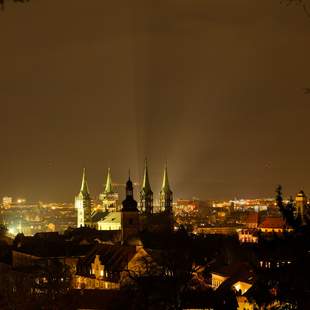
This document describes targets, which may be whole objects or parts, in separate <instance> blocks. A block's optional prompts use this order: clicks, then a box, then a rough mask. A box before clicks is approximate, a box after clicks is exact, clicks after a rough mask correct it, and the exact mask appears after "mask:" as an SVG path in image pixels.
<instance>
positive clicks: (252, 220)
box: [245, 212, 258, 224]
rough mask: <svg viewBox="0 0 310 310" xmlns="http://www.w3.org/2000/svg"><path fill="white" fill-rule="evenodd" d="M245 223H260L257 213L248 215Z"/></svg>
mask: <svg viewBox="0 0 310 310" xmlns="http://www.w3.org/2000/svg"><path fill="white" fill-rule="evenodd" d="M245 223H246V224H252V223H255V224H257V223H258V213H257V212H250V213H248V214H247V216H246V218H245Z"/></svg>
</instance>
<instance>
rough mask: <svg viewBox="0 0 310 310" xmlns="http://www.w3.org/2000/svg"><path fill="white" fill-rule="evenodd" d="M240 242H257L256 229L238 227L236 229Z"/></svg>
mask: <svg viewBox="0 0 310 310" xmlns="http://www.w3.org/2000/svg"><path fill="white" fill-rule="evenodd" d="M237 233H238V238H239V242H240V243H258V235H257V230H255V229H239V230H237Z"/></svg>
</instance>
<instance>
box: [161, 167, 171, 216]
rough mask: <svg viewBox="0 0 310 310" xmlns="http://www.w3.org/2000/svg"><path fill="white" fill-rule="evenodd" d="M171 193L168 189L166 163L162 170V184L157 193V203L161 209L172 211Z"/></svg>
mask: <svg viewBox="0 0 310 310" xmlns="http://www.w3.org/2000/svg"><path fill="white" fill-rule="evenodd" d="M172 202H173V193H172V191H171V189H170V185H169V180H168V167H167V163H166V166H165V170H164V178H163V184H162V187H161V191H160V194H159V204H160V208H161V210H162V211H165V212H168V213H170V214H171V213H172Z"/></svg>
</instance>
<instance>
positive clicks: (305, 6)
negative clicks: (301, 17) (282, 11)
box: [281, 0, 310, 18]
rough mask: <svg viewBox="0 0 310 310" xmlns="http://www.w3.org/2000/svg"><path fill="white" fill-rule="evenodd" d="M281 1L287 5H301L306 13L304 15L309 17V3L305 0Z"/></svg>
mask: <svg viewBox="0 0 310 310" xmlns="http://www.w3.org/2000/svg"><path fill="white" fill-rule="evenodd" d="M281 2H282V3H284V4H286V5H287V6H290V5H298V6H301V7H302V8H303V10H304V12H305V13H306V15H307V16H308V17H309V18H310V9H309V5H310V4H309V3H308V1H307V0H282V1H281Z"/></svg>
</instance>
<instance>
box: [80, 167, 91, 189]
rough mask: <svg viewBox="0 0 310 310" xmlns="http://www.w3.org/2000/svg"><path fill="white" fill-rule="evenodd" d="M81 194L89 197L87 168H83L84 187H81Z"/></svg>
mask: <svg viewBox="0 0 310 310" xmlns="http://www.w3.org/2000/svg"><path fill="white" fill-rule="evenodd" d="M80 192H81V193H82V194H87V195H89V190H88V185H87V180H86V169H85V168H83V176H82V185H81V190H80Z"/></svg>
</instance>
